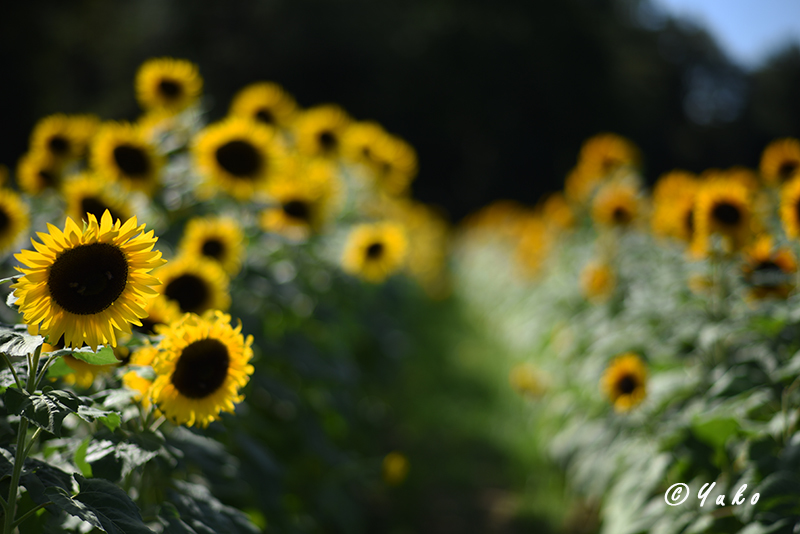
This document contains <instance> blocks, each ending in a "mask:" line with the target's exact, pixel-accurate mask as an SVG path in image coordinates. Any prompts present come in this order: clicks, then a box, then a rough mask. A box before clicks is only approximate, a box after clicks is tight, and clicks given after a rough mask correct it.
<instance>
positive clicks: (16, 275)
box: [0, 274, 22, 286]
mask: <svg viewBox="0 0 800 534" xmlns="http://www.w3.org/2000/svg"><path fill="white" fill-rule="evenodd" d="M20 278H22V275H21V274H15V275H14V276H9V277H8V278H0V286H1V285H3V284H5V283H6V282H12V281H17V280H19V279H20Z"/></svg>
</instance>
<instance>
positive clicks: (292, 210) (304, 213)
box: [283, 200, 311, 221]
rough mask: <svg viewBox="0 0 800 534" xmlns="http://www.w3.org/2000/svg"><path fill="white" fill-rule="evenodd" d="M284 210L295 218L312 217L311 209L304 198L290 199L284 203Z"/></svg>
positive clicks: (303, 219)
mask: <svg viewBox="0 0 800 534" xmlns="http://www.w3.org/2000/svg"><path fill="white" fill-rule="evenodd" d="M283 212H284V213H285V214H286V215H288V216H289V217H291V218H293V219H300V220H302V221H308V220H309V219H311V209H310V208H309V205H308V202H306V201H304V200H290V201H288V202H285V203H284V204H283Z"/></svg>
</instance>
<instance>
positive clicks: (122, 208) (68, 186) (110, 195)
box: [64, 173, 132, 221]
mask: <svg viewBox="0 0 800 534" xmlns="http://www.w3.org/2000/svg"><path fill="white" fill-rule="evenodd" d="M64 199H65V200H66V202H67V209H66V211H67V216H68V217H70V218H72V219H74V220H76V221H80V220H84V221H86V220H88V216H89V214H91V215H94V217H95V218H97V219H100V218H102V217H103V213H105V212H106V210H107V211H108V212H109V213H111V218H112V220H117V219H120V220H123V221H126V220H128V218H130V214H131V213H132V209H131V207H130V206H129V205H128V204H127V203H126V202H125V200H124V199H123V198H122V197H121V196H120V195H118V194H117V193H116V192H115V191H114V189H113V187H112V184H110V183H109V182H106V181H104V180H102V179H100V178H99V177H98V176H96V175H92V174H88V173H83V174H79V175H77V176H76V177H74V178H71V179H69V180H67V181H66V182H65V183H64Z"/></svg>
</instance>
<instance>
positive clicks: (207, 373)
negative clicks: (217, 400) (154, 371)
mask: <svg viewBox="0 0 800 534" xmlns="http://www.w3.org/2000/svg"><path fill="white" fill-rule="evenodd" d="M229 364H230V356H229V354H228V347H226V346H225V344H224V343H222V342H221V341H219V340H218V339H213V338H206V339H201V340H198V341H195V342H193V343H190V344H189V345H187V346H186V348H184V349H183V351H181V355H180V357H179V358H178V361H177V363H176V364H175V370H174V371H173V372H172V377H171V378H170V381H171V382H172V385H173V386H175V389H177V390H178V393H180V394H181V395H183V396H184V397H188V398H190V399H204V398H206V397H208V396H209V395H211V394H213V393H214V392H215V391H217V390H218V389H219V388H220V386H222V384H224V383H225V379H226V378H227V376H228V365H229Z"/></svg>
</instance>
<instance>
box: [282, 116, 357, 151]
mask: <svg viewBox="0 0 800 534" xmlns="http://www.w3.org/2000/svg"><path fill="white" fill-rule="evenodd" d="M349 124H350V117H349V116H348V115H347V113H345V111H344V110H343V109H342V108H340V107H339V106H336V105H333V104H328V105H323V106H317V107H314V108H310V109H307V110H305V111H303V112H301V113H300V114H299V115H298V116H297V118H296V119H295V122H294V126H293V131H294V135H295V143H296V144H297V150H298V151H299V152H300V153H301V154H303V155H306V156H311V157H317V156H319V157H326V158H335V157H338V156H339V154H340V152H341V149H342V136H343V135H344V132H345V130H346V129H347V126H348V125H349Z"/></svg>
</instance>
